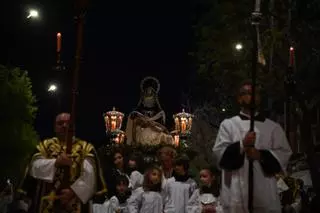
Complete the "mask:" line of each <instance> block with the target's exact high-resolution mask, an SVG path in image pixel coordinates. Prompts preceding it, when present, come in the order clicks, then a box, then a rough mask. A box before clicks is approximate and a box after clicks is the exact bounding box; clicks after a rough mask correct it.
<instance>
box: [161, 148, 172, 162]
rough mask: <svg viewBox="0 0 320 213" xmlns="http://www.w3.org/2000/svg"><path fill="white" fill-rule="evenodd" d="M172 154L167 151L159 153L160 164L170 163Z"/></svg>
mask: <svg viewBox="0 0 320 213" xmlns="http://www.w3.org/2000/svg"><path fill="white" fill-rule="evenodd" d="M172 160H173V159H172V153H171V152H170V151H169V150H165V149H163V150H161V151H160V162H162V163H163V162H172Z"/></svg>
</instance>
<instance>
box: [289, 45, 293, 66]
mask: <svg viewBox="0 0 320 213" xmlns="http://www.w3.org/2000/svg"><path fill="white" fill-rule="evenodd" d="M293 66H294V48H293V47H290V50H289V67H293Z"/></svg>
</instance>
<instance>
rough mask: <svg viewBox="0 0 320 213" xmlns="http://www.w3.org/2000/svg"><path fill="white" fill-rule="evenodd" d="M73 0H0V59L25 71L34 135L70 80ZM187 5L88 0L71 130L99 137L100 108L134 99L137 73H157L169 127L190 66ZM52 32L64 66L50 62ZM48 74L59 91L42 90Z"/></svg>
mask: <svg viewBox="0 0 320 213" xmlns="http://www.w3.org/2000/svg"><path fill="white" fill-rule="evenodd" d="M73 3H74V1H69V0H68V1H66V0H55V1H53V0H47V1H42V2H41V3H39V2H35V1H20V3H18V2H17V1H6V2H2V3H1V8H2V13H1V24H2V27H1V29H2V30H3V33H2V39H1V48H2V51H1V56H0V59H1V61H0V63H2V64H5V65H12V66H17V67H21V68H22V69H26V70H28V71H29V75H30V77H31V79H32V82H33V90H34V92H35V95H36V97H37V100H38V106H39V110H38V115H37V119H36V129H37V131H38V133H39V135H40V137H41V138H44V137H49V136H52V134H53V131H52V128H53V119H54V116H55V114H56V113H57V112H58V111H61V110H65V109H68V107H69V106H68V105H69V102H70V101H68V100H69V99H70V93H71V90H70V85H71V84H72V82H71V80H70V79H69V78H68V75H70V72H71V71H72V67H73V64H74V53H75V39H76V32H75V27H76V25H75V22H74V20H73V16H74V14H75V13H74V9H73ZM29 8H37V9H39V14H40V16H41V19H40V20H28V19H26V18H25V17H26V15H27V11H28V9H29ZM190 10H191V7H190V6H188V3H183V2H182V1H169V0H165V1H128V0H126V1H103V0H92V1H90V5H89V10H88V13H87V17H86V24H85V37H84V54H83V63H82V65H81V71H80V79H79V80H80V82H79V83H80V86H79V96H78V103H77V104H78V106H77V123H76V125H77V135H78V136H79V137H81V138H83V139H87V140H89V141H91V142H93V143H95V144H96V145H99V144H100V143H103V141H104V138H105V128H104V120H103V117H102V114H103V113H104V112H106V111H109V110H112V107H113V106H115V107H116V108H117V110H119V111H122V112H124V113H125V114H126V115H128V113H129V112H131V111H132V110H133V109H134V108H135V107H136V105H137V103H138V101H139V95H140V90H139V84H140V81H141V80H142V79H143V78H144V77H145V76H154V77H157V78H158V79H159V80H160V83H161V90H160V103H161V104H162V107H163V108H164V110H165V111H166V113H167V122H168V125H169V127H170V124H171V123H172V119H171V118H172V114H173V113H176V112H180V111H181V109H182V104H183V103H182V102H183V101H182V99H181V94H182V92H183V90H184V89H186V88H188V85H187V82H188V81H189V79H190V76H192V72H193V70H191V68H190V67H191V66H190V64H191V62H190V61H189V59H188V54H187V53H188V50H190V48H191V46H192V29H191V27H192V24H191V15H190ZM57 32H61V33H62V60H63V61H64V62H65V65H66V67H67V71H66V72H64V73H63V72H62V73H61V72H57V71H54V70H53V68H52V67H54V66H55V61H56V52H55V50H56V33H57ZM68 72H69V73H68ZM52 81H57V82H59V92H60V93H58V94H56V95H55V96H53V95H52V94H49V93H48V92H47V87H48V84H49V83H50V82H52ZM62 93H63V94H62ZM59 99H60V102H61V104H60V106H59V104H58V100H59Z"/></svg>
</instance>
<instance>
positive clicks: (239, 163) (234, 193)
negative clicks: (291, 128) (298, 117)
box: [213, 81, 292, 213]
mask: <svg viewBox="0 0 320 213" xmlns="http://www.w3.org/2000/svg"><path fill="white" fill-rule="evenodd" d="M251 96H252V84H251V82H249V81H247V82H244V83H243V84H242V85H241V87H240V90H239V94H238V102H239V104H240V106H241V112H240V114H239V115H237V116H234V117H232V118H230V119H225V120H224V121H223V122H222V123H221V125H220V129H219V132H218V135H217V139H216V143H215V145H214V147H213V153H214V155H215V156H216V158H217V159H218V162H219V166H220V167H221V169H222V191H221V202H222V205H223V208H224V212H225V213H248V167H249V166H248V165H249V160H248V159H251V160H253V186H254V188H253V212H254V213H281V204H280V198H279V195H278V189H277V180H276V178H275V174H277V173H279V172H281V171H285V170H286V167H287V163H288V160H289V158H290V155H291V153H292V152H291V149H290V147H289V145H288V142H287V139H286V136H285V133H284V131H283V129H282V128H281V126H280V125H279V124H277V123H275V122H273V121H271V120H269V119H266V118H265V117H264V116H263V115H262V114H260V113H258V111H257V113H256V117H255V128H254V132H248V131H249V129H250V106H251V105H250V103H251ZM255 103H256V106H259V104H260V95H259V90H258V91H257V94H256V100H255Z"/></svg>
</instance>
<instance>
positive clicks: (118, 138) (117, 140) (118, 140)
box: [113, 130, 125, 144]
mask: <svg viewBox="0 0 320 213" xmlns="http://www.w3.org/2000/svg"><path fill="white" fill-rule="evenodd" d="M124 139H125V134H124V132H122V131H121V130H119V131H118V132H117V133H116V134H115V136H114V138H113V141H114V143H116V144H122V143H123V142H124Z"/></svg>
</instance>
